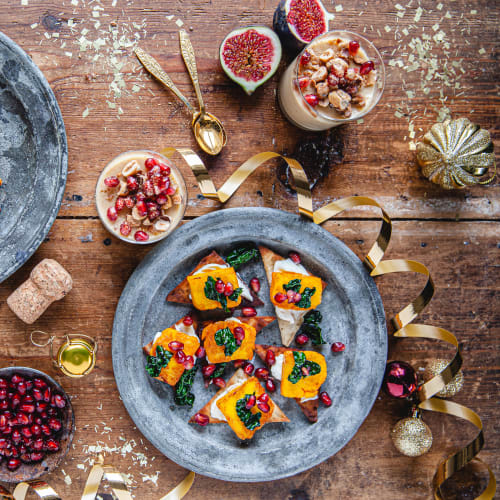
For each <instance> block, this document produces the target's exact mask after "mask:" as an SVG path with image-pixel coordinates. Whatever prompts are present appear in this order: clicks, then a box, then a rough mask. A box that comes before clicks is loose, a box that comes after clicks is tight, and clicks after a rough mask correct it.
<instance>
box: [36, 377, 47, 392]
mask: <svg viewBox="0 0 500 500" xmlns="http://www.w3.org/2000/svg"><path fill="white" fill-rule="evenodd" d="M33 385H34V386H35V387H36V388H37V389H45V388H46V387H47V383H46V382H45V381H44V380H42V379H41V378H35V379H34V380H33Z"/></svg>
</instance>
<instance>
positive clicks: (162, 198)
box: [156, 194, 167, 205]
mask: <svg viewBox="0 0 500 500" xmlns="http://www.w3.org/2000/svg"><path fill="white" fill-rule="evenodd" d="M156 203H158V205H165V203H167V197H166V196H165V195H164V194H159V195H158V196H157V197H156Z"/></svg>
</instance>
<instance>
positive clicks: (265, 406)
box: [257, 401, 271, 413]
mask: <svg viewBox="0 0 500 500" xmlns="http://www.w3.org/2000/svg"><path fill="white" fill-rule="evenodd" d="M257 408H258V409H259V410H260V411H261V412H262V413H269V410H270V409H271V408H269V405H268V404H267V403H262V402H260V401H259V402H258V403H257Z"/></svg>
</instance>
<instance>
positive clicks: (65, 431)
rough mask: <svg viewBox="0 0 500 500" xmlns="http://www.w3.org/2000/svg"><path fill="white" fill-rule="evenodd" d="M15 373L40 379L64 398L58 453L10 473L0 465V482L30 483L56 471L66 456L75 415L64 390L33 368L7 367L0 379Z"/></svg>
mask: <svg viewBox="0 0 500 500" xmlns="http://www.w3.org/2000/svg"><path fill="white" fill-rule="evenodd" d="M15 373H18V374H19V375H22V376H23V377H26V378H41V379H43V380H45V382H47V384H48V385H49V387H50V388H51V389H52V390H53V391H54V390H55V391H57V392H59V393H60V394H62V395H63V396H64V399H65V400H66V407H65V408H64V410H63V411H62V423H63V428H62V433H61V434H60V435H59V436H58V439H59V441H60V448H59V451H58V452H56V453H48V454H47V455H46V457H45V458H44V459H43V460H42V461H41V462H37V463H34V464H25V463H22V464H21V466H20V467H19V468H18V469H17V470H15V471H10V470H9V469H7V466H6V462H2V463H1V464H0V481H3V482H6V483H20V482H22V481H32V480H34V479H38V478H39V477H40V476H43V475H44V474H48V473H49V472H52V471H53V470H54V469H56V468H57V467H58V466H59V464H60V463H61V461H62V460H63V458H64V457H65V456H66V453H67V452H68V449H69V447H70V446H71V442H72V441H73V435H74V433H75V415H74V413H73V407H72V406H71V401H70V399H69V397H68V395H67V394H66V392H65V391H64V389H63V388H62V387H61V386H60V385H59V384H58V383H57V382H56V381H55V380H54V379H52V378H51V377H49V376H48V375H47V374H45V373H43V372H41V371H38V370H35V369H34V368H27V367H23V366H9V367H8V368H0V377H5V378H10V377H12V375H14V374H15Z"/></svg>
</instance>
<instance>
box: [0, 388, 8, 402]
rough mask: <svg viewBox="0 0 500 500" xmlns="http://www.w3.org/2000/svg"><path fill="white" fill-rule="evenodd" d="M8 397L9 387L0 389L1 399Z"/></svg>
mask: <svg viewBox="0 0 500 500" xmlns="http://www.w3.org/2000/svg"><path fill="white" fill-rule="evenodd" d="M6 398H7V389H0V400H4V399H6Z"/></svg>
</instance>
